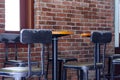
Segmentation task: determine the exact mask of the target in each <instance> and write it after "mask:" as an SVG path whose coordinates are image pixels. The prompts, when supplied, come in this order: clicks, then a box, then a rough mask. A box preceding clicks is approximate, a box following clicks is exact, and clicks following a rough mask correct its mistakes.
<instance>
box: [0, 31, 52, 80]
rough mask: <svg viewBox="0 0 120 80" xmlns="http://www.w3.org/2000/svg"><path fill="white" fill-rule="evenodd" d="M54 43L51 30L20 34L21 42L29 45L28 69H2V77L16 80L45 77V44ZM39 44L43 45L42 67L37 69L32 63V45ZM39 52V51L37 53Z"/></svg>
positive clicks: (0, 74)
mask: <svg viewBox="0 0 120 80" xmlns="http://www.w3.org/2000/svg"><path fill="white" fill-rule="evenodd" d="M51 41H52V32H51V31H50V30H39V29H23V30H21V33H20V42H21V43H23V44H27V45H28V62H27V64H28V65H27V66H26V67H5V68H1V69H0V76H4V77H13V78H14V79H15V80H21V78H23V77H26V78H29V77H31V76H33V75H36V76H38V77H40V76H44V75H45V71H44V50H45V44H49V43H51ZM34 43H37V44H41V58H40V59H41V62H40V64H41V66H40V68H38V66H37V67H35V66H33V65H32V63H31V61H32V60H31V56H32V55H31V54H32V53H31V52H32V50H33V49H31V45H32V44H34ZM33 47H34V46H33ZM36 52H38V51H36Z"/></svg>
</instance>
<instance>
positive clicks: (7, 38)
mask: <svg viewBox="0 0 120 80" xmlns="http://www.w3.org/2000/svg"><path fill="white" fill-rule="evenodd" d="M0 42H1V43H4V44H5V62H4V67H5V66H6V65H12V66H25V65H26V64H27V63H25V62H24V61H22V60H18V50H17V44H18V43H20V35H19V34H15V33H14V34H13V33H1V34H0ZM11 44H12V45H13V47H12V48H14V59H12V60H11V59H8V58H9V57H8V53H9V45H11ZM10 48H11V47H10Z"/></svg>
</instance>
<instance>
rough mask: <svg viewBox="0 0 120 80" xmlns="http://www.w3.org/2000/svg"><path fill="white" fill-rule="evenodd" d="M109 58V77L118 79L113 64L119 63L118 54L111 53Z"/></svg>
mask: <svg viewBox="0 0 120 80" xmlns="http://www.w3.org/2000/svg"><path fill="white" fill-rule="evenodd" d="M108 59H109V66H108V68H109V73H108V74H109V77H108V79H110V80H115V79H118V78H119V79H120V74H115V66H116V65H120V54H112V55H110V56H109V57H108Z"/></svg>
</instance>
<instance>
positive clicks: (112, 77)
mask: <svg viewBox="0 0 120 80" xmlns="http://www.w3.org/2000/svg"><path fill="white" fill-rule="evenodd" d="M114 69H115V68H114V64H111V71H110V76H111V80H114Z"/></svg>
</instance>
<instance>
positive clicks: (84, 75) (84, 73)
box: [83, 68, 88, 80]
mask: <svg viewBox="0 0 120 80" xmlns="http://www.w3.org/2000/svg"><path fill="white" fill-rule="evenodd" d="M83 80H88V69H87V68H85V69H83Z"/></svg>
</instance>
